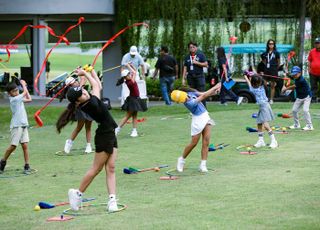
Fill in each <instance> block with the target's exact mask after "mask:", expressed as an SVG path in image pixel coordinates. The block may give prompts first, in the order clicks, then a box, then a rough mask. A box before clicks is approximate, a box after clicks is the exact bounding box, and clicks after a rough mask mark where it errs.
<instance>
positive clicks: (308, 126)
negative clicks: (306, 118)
mask: <svg viewBox="0 0 320 230" xmlns="http://www.w3.org/2000/svg"><path fill="white" fill-rule="evenodd" d="M302 130H304V131H312V130H314V128H313V126H312V125H306V126H305V127H304V128H303V129H302Z"/></svg>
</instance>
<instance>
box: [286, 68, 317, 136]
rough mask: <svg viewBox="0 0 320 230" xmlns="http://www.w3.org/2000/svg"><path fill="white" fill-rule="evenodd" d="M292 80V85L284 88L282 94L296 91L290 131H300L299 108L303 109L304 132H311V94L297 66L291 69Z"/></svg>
mask: <svg viewBox="0 0 320 230" xmlns="http://www.w3.org/2000/svg"><path fill="white" fill-rule="evenodd" d="M290 75H291V76H292V78H293V79H294V85H292V86H289V87H284V88H283V89H282V92H283V93H284V92H285V91H287V90H293V89H295V90H296V95H297V98H296V101H295V102H294V104H293V108H292V113H293V119H294V124H293V125H291V126H290V127H289V128H290V129H300V122H299V115H298V112H299V110H300V108H301V107H303V115H304V119H305V121H306V126H305V127H304V128H303V130H305V131H311V130H313V125H312V121H311V116H310V113H309V107H310V103H311V98H312V93H311V90H310V87H309V85H308V83H307V81H306V80H305V79H304V77H303V76H302V74H301V69H300V67H299V66H293V67H292V69H291V74H290Z"/></svg>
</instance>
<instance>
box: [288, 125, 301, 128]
mask: <svg viewBox="0 0 320 230" xmlns="http://www.w3.org/2000/svg"><path fill="white" fill-rule="evenodd" d="M289 129H300V124H299V125H290V126H289Z"/></svg>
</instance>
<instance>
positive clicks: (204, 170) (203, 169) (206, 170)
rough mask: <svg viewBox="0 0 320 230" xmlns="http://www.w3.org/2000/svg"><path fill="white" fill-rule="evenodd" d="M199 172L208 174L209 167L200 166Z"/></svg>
mask: <svg viewBox="0 0 320 230" xmlns="http://www.w3.org/2000/svg"><path fill="white" fill-rule="evenodd" d="M199 172H202V173H206V172H208V169H207V166H206V165H201V164H200V166H199Z"/></svg>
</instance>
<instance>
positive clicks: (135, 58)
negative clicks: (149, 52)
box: [121, 46, 145, 80]
mask: <svg viewBox="0 0 320 230" xmlns="http://www.w3.org/2000/svg"><path fill="white" fill-rule="evenodd" d="M128 63H131V64H132V65H133V67H134V68H135V69H136V70H137V74H136V80H140V77H139V74H138V70H139V68H141V75H140V76H141V78H142V79H144V76H145V75H144V74H145V72H144V61H143V58H142V57H141V55H140V54H139V53H138V48H137V47H136V46H131V47H130V51H129V53H126V54H125V55H124V56H123V57H122V61H121V66H122V67H121V72H122V71H123V70H125V69H127V64H128Z"/></svg>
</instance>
